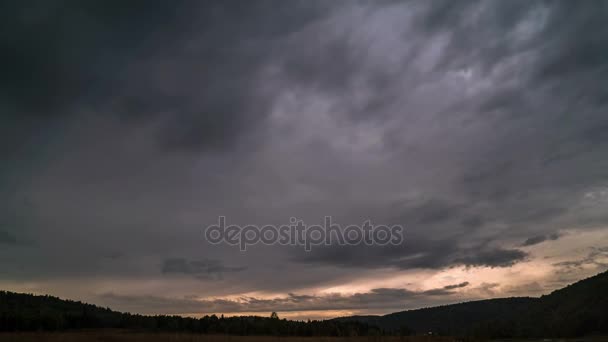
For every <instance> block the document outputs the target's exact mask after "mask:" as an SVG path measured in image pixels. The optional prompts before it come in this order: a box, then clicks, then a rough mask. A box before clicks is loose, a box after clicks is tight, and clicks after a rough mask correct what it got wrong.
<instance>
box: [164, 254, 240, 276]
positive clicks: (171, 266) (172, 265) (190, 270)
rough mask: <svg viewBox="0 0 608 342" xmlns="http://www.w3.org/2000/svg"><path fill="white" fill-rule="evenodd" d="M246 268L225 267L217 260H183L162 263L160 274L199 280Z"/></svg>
mask: <svg viewBox="0 0 608 342" xmlns="http://www.w3.org/2000/svg"><path fill="white" fill-rule="evenodd" d="M245 269H246V267H230V266H225V265H223V264H222V262H221V261H219V260H213V259H207V260H186V259H183V258H174V259H166V260H164V261H163V265H162V269H161V271H162V273H164V274H185V275H190V276H193V277H195V278H199V279H210V278H211V279H212V278H222V277H223V274H224V273H232V272H240V271H243V270H245Z"/></svg>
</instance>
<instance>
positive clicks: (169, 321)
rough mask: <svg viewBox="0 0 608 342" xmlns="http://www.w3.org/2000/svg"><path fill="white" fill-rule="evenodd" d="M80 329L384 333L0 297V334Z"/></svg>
mask: <svg viewBox="0 0 608 342" xmlns="http://www.w3.org/2000/svg"><path fill="white" fill-rule="evenodd" d="M79 329H130V330H142V331H158V332H190V333H201V334H230V335H277V336H369V335H381V334H383V333H384V332H383V331H381V330H380V329H378V328H376V327H374V326H371V325H369V324H366V323H362V322H338V321H317V320H313V321H311V320H309V321H291V320H286V319H280V318H279V317H278V315H277V314H276V313H272V314H271V315H270V317H259V316H240V317H224V316H223V315H222V316H220V317H218V316H216V315H211V316H209V315H208V316H204V317H201V318H192V317H181V316H168V315H156V316H146V315H139V314H131V313H121V312H116V311H112V310H111V309H109V308H102V307H98V306H95V305H91V304H86V303H82V302H78V301H71V300H62V299H59V298H56V297H52V296H34V295H30V294H20V293H13V292H6V291H0V331H65V330H79Z"/></svg>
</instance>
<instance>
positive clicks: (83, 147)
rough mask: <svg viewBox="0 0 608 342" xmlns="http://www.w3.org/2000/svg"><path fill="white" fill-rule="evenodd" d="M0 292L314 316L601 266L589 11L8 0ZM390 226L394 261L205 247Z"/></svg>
mask: <svg viewBox="0 0 608 342" xmlns="http://www.w3.org/2000/svg"><path fill="white" fill-rule="evenodd" d="M0 13H1V14H0V15H1V16H2V20H1V21H0V27H1V29H0V46H1V50H2V53H1V54H0V156H1V159H0V162H1V165H2V166H1V167H0V190H1V193H0V194H1V195H0V270H1V271H0V288H2V289H7V290H13V291H19V292H32V293H40V294H53V295H57V296H61V297H64V298H71V299H79V300H84V301H88V302H91V303H95V304H100V305H104V306H106V305H107V306H110V307H112V308H114V309H117V310H124V311H131V312H139V313H148V314H153V313H171V314H188V315H200V314H206V313H218V314H219V313H225V314H244V313H247V314H248V313H254V314H261V315H267V314H269V312H270V311H277V312H279V315H280V316H282V317H289V318H298V319H304V318H323V317H334V316H339V315H348V314H369V313H372V314H380V313H389V312H393V311H399V310H405V309H411V308H419V307H424V306H432V305H438V304H445V303H454V302H460V301H465V300H472V299H480V298H493V297H502V296H538V295H541V294H545V293H548V292H550V291H551V290H553V289H556V288H559V287H562V286H564V285H566V284H568V283H571V282H574V281H576V280H579V279H582V278H584V277H587V276H589V275H593V274H595V273H598V272H601V271H604V270H606V269H608V229H607V227H608V158H606V157H607V156H608V114H607V113H608V86H607V84H606V80H607V79H608V25H606V20H607V19H608V3H607V2H606V1H600V0H598V1H594V0H589V1H584V2H578V1H567V0H563V1H529V0H509V1H498V0H496V1H491V0H487V1H479V2H471V1H356V0H349V1H346V0H335V1H333V0H332V1H310V0H306V1H295V0H290V1H282V0H270V1H263V0H256V1H185V2H181V1H158V2H154V1H129V2H123V1H17V0H15V1H3V2H2V4H1V5H0ZM220 215H225V216H226V217H227V220H228V221H229V222H231V223H238V224H248V223H251V224H258V225H263V224H280V223H288V222H289V218H290V217H297V218H299V219H302V220H304V221H305V222H306V223H320V222H322V221H323V218H324V216H326V215H331V216H332V217H333V218H334V221H335V222H337V223H340V224H343V225H346V224H351V223H362V222H363V221H364V220H366V219H371V220H372V221H373V222H374V223H377V224H401V225H403V226H404V227H405V228H406V229H405V239H404V242H403V243H402V244H400V245H397V246H393V245H389V246H347V247H345V246H324V247H318V248H313V250H312V251H311V252H305V251H304V250H303V248H302V247H300V246H289V247H288V246H263V245H256V246H252V247H250V248H248V250H247V252H240V251H239V249H238V247H235V246H229V245H212V244H210V243H208V242H207V241H205V238H204V233H203V232H204V228H205V227H206V226H207V225H209V224H212V223H214V222H216V221H217V218H218V216H220Z"/></svg>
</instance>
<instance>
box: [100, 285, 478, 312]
mask: <svg viewBox="0 0 608 342" xmlns="http://www.w3.org/2000/svg"><path fill="white" fill-rule="evenodd" d="M467 285H468V283H462V284H457V285H454V286H446V287H444V288H440V289H431V290H427V291H412V290H407V289H398V288H377V289H372V290H370V291H369V292H363V293H354V294H351V295H342V294H327V295H299V294H294V293H290V294H288V295H287V296H286V297H279V298H273V299H264V298H256V297H241V298H238V299H234V300H229V299H214V300H206V299H203V298H192V297H186V298H166V297H156V296H128V295H118V294H114V293H105V294H102V295H100V296H99V298H98V300H100V301H102V302H103V303H104V304H111V305H113V306H114V307H119V308H124V309H126V310H133V311H137V312H142V311H146V312H148V313H158V312H166V313H172V314H178V313H222V312H267V311H268V312H270V311H279V312H281V311H282V312H288V311H312V310H356V309H369V308H386V307H387V306H388V307H390V308H394V309H404V308H406V306H410V307H416V306H418V305H420V303H421V302H424V301H425V299H426V300H428V299H431V298H434V299H433V300H439V301H440V302H445V301H449V300H452V299H451V297H450V296H452V295H454V294H455V292H454V291H452V290H454V289H456V288H463V287H466V286H467ZM436 297H445V298H443V299H441V298H439V299H438V298H436Z"/></svg>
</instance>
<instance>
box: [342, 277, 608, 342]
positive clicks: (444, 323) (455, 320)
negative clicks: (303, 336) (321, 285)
mask: <svg viewBox="0 0 608 342" xmlns="http://www.w3.org/2000/svg"><path fill="white" fill-rule="evenodd" d="M336 320H337V321H340V322H350V321H357V322H364V323H368V324H370V325H374V326H378V327H380V328H381V329H383V330H384V331H388V332H394V331H398V330H399V329H402V328H403V326H406V327H407V329H409V330H411V331H412V332H413V333H424V332H434V333H436V334H441V335H453V336H481V337H491V338H512V337H580V336H585V335H608V272H604V273H601V274H598V275H596V276H594V277H591V278H588V279H585V280H582V281H579V282H577V283H575V284H573V285H569V286H567V287H565V288H563V289H560V290H557V291H554V292H553V293H551V294H549V295H545V296H542V297H540V298H502V299H490V300H481V301H474V302H467V303H461V304H454V305H445V306H439V307H433V308H425V309H419V310H409V311H403V312H396V313H392V314H388V315H385V316H355V317H343V318H338V319H336Z"/></svg>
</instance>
